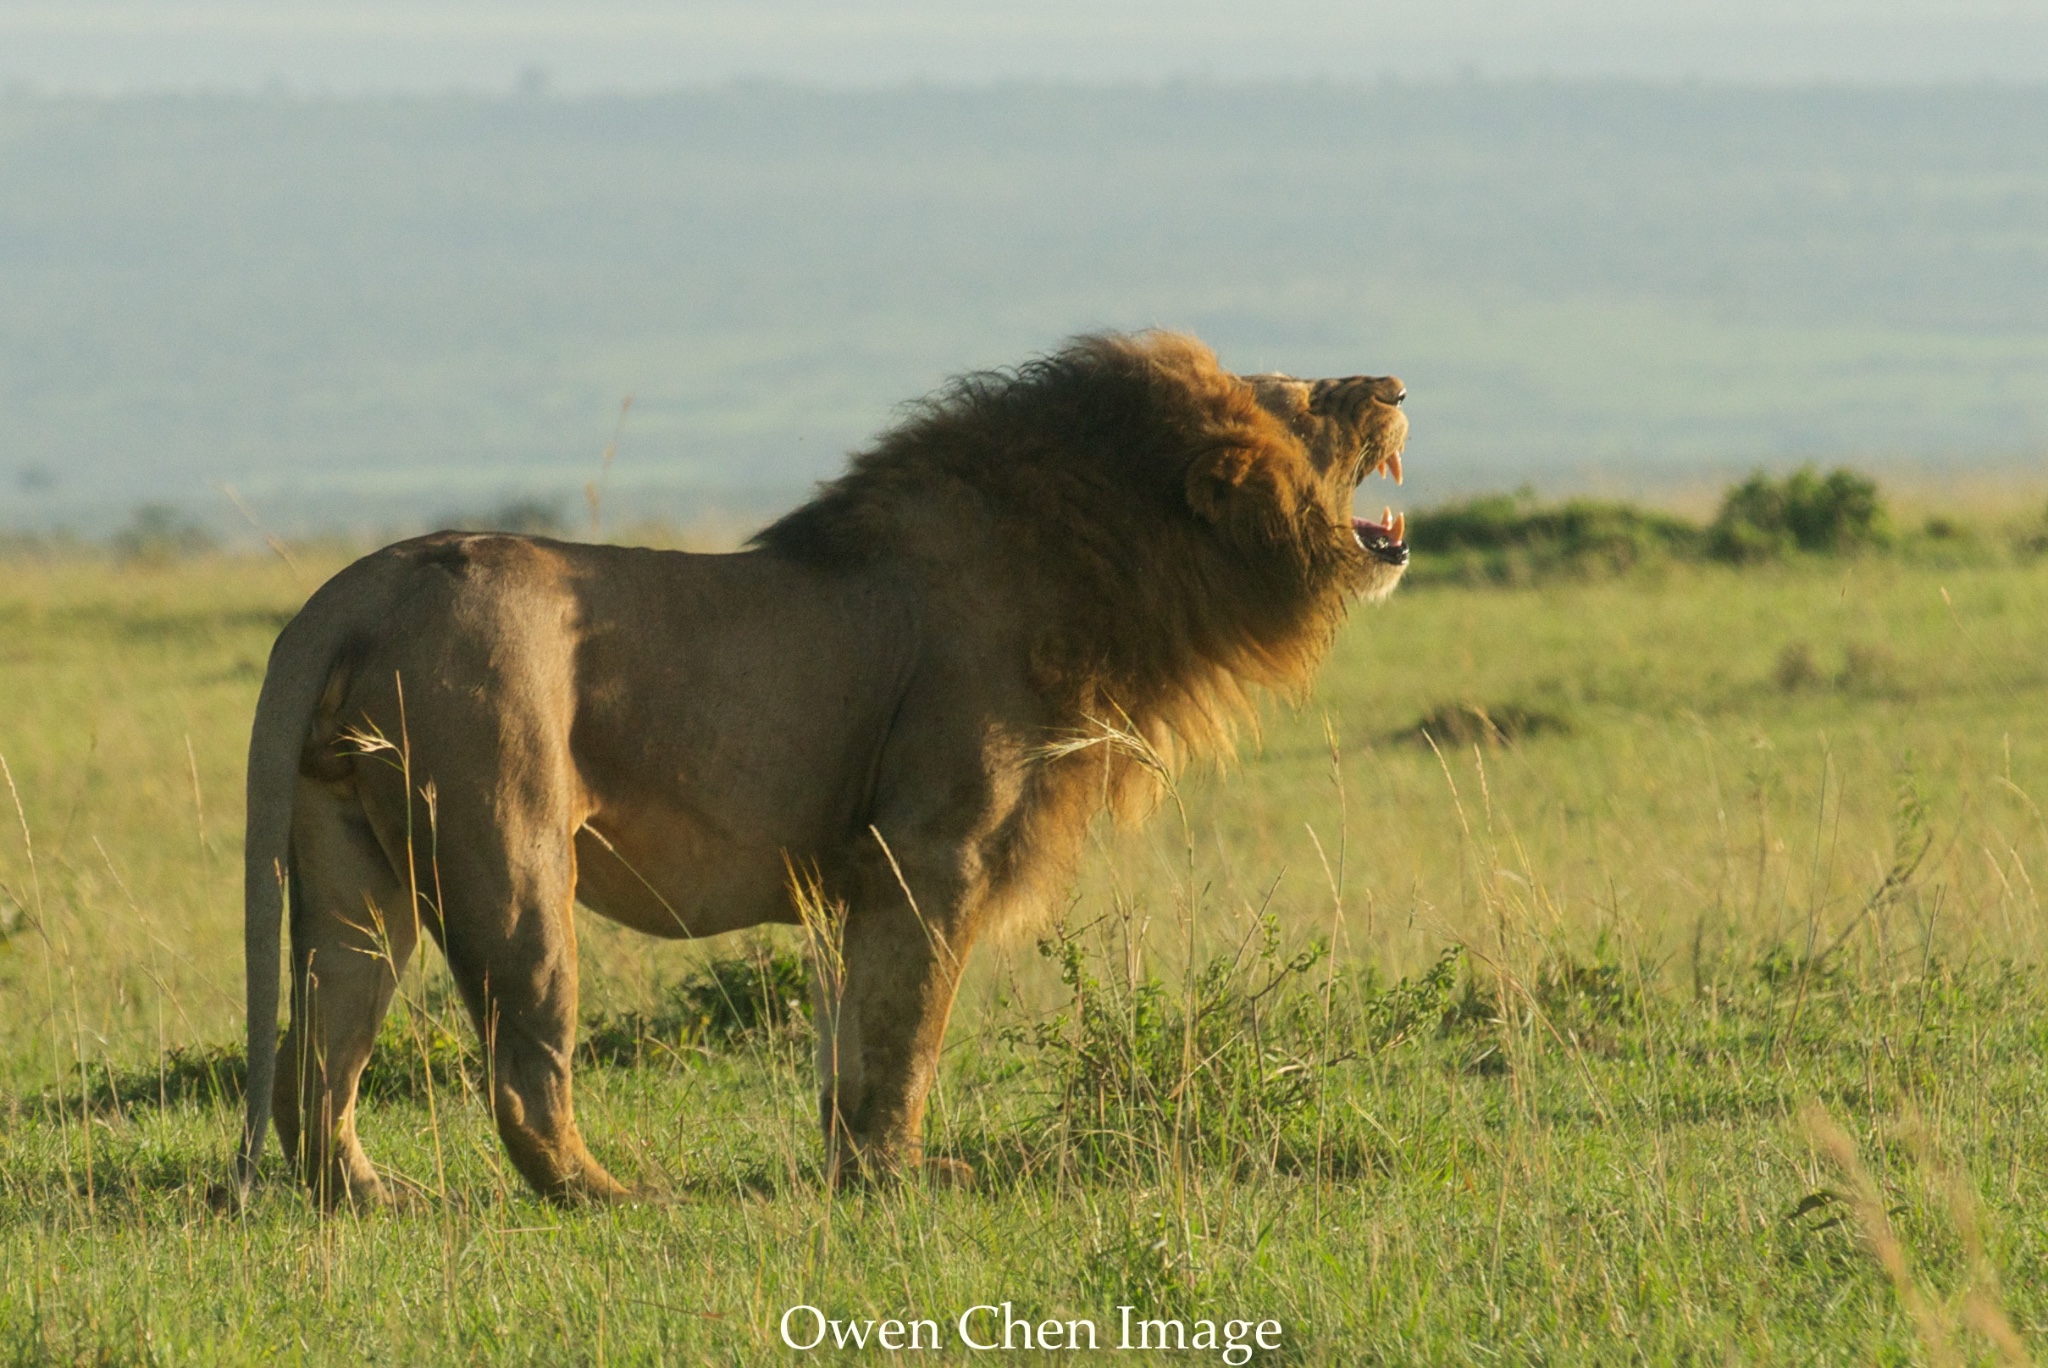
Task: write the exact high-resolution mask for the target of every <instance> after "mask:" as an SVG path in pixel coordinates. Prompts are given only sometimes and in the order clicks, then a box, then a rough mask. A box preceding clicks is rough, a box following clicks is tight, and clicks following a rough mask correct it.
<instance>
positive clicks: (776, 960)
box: [583, 941, 810, 1065]
mask: <svg viewBox="0 0 2048 1368" xmlns="http://www.w3.org/2000/svg"><path fill="white" fill-rule="evenodd" d="M809 1002H810V970H809V969H808V968H807V967H806V966H805V964H804V961H803V958H802V957H801V956H800V955H798V954H797V953H796V952H795V951H793V950H782V949H777V948H774V947H773V946H771V945H769V944H768V943H767V942H766V941H757V942H756V943H755V944H754V945H753V946H752V947H751V948H750V949H749V950H748V951H747V952H746V953H744V954H741V955H734V956H724V957H721V958H719V959H714V960H711V961H709V962H707V963H706V964H705V965H704V966H703V967H702V968H700V969H699V970H698V971H697V972H696V973H694V974H692V975H690V977H688V978H686V979H684V980H683V981H682V982H680V983H677V984H675V985H673V986H672V987H671V988H670V989H669V990H668V992H667V994H666V1000H665V1001H664V1002H663V1003H662V1005H661V1006H659V1007H657V1008H656V1009H655V1010H654V1011H652V1012H622V1013H619V1014H617V1015H614V1016H606V1017H599V1018H595V1019H593V1020H592V1021H590V1022H588V1023H587V1024H586V1025H585V1027H584V1036H583V1053H584V1055H585V1057H587V1058H588V1059H590V1060H591V1061H592V1062H593V1063H600V1064H624V1065H630V1064H637V1063H639V1062H640V1060H641V1058H642V1056H644V1055H645V1054H646V1053H647V1052H648V1050H649V1048H650V1047H653V1048H655V1049H660V1050H667V1051H669V1052H671V1053H672V1052H674V1051H675V1050H677V1049H679V1048H695V1049H704V1050H724V1049H731V1048H733V1047H735V1046H738V1045H741V1044H744V1043H748V1042H753V1041H759V1040H763V1039H770V1038H775V1037H780V1036H787V1035H800V1034H803V1033H804V1032H806V1031H808V1030H809V1028H810V1014H809Z"/></svg>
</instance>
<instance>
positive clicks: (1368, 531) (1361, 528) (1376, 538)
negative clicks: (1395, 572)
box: [1351, 508, 1408, 565]
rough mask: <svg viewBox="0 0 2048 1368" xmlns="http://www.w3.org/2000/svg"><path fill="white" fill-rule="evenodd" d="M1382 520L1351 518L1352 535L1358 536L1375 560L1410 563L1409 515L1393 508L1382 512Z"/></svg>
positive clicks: (1360, 542)
mask: <svg viewBox="0 0 2048 1368" xmlns="http://www.w3.org/2000/svg"><path fill="white" fill-rule="evenodd" d="M1380 516H1381V518H1382V519H1383V521H1381V522H1367V521H1366V520H1365V519H1364V518H1353V519H1352V520H1351V535H1352V536H1354V537H1356V538H1358V544H1359V545H1360V546H1361V547H1363V548H1365V553H1366V554H1367V555H1369V556H1371V557H1373V558H1374V559H1375V560H1381V561H1385V562H1386V563H1387V564H1388V565H1406V564H1407V563H1408V515H1407V514H1406V513H1396V512H1394V511H1393V510H1392V509H1391V508H1390V509H1388V510H1386V511H1385V512H1384V513H1382V514H1381V515H1380Z"/></svg>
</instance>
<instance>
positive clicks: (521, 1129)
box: [437, 780, 628, 1203]
mask: <svg viewBox="0 0 2048 1368" xmlns="http://www.w3.org/2000/svg"><path fill="white" fill-rule="evenodd" d="M488 787H489V786H481V785H466V786H465V787H464V788H463V789H461V790H459V791H458V790H455V789H453V788H452V787H449V788H444V789H443V790H442V792H441V796H440V820H441V826H442V830H443V831H451V830H454V831H461V832H463V833H464V838H463V839H462V840H461V841H460V842H459V843H457V842H448V841H444V842H443V844H442V848H441V849H440V851H439V855H438V870H437V877H438V879H439V881H440V882H439V887H440V889H441V890H442V892H443V894H444V896H445V898H446V904H445V907H444V909H443V910H444V917H443V920H442V922H441V926H440V940H441V948H442V950H443V951H444V952H445V953H446V955H447V958H448V968H449V970H450V972H451V973H453V975H454V977H455V982H456V986H457V987H458V988H460V989H461V990H462V996H463V1000H464V1002H465V1003H466V1004H467V1006H468V1007H469V1011H470V1015H471V1017H472V1019H473V1020H474V1021H475V1022H476V1027H477V1034H478V1035H479V1036H480V1037H481V1038H482V1040H483V1046H484V1068H485V1072H486V1074H487V1075H488V1081H489V1087H490V1094H491V1110H492V1113H493V1116H494V1117H495V1119H496V1121H497V1125H498V1135H499V1138H500V1139H501V1140H503V1141H504V1144H505V1149H506V1151H507V1153H509V1154H510V1156H511V1158H512V1162H513V1165H514V1166H515V1167H516V1168H518V1170H519V1172H520V1174H521V1175H522V1176H523V1177H524V1178H525V1179H526V1181H527V1182H528V1183H529V1184H531V1185H532V1187H533V1189H534V1190H535V1191H536V1192H538V1193H540V1194H541V1195H542V1196H543V1197H546V1198H548V1199H550V1200H552V1201H556V1202H564V1203H575V1202H584V1201H610V1200H616V1199H619V1198H622V1197H625V1196H627V1195H628V1194H627V1190H626V1188H624V1187H623V1186H621V1185H620V1184H619V1183H618V1182H617V1181H616V1180H615V1179H613V1177H612V1176H611V1174H609V1173H607V1172H606V1171H605V1168H604V1165H602V1164H600V1163H599V1162H598V1161H597V1159H596V1158H595V1157H594V1156H593V1155H592V1154H591V1153H590V1150H589V1149H588V1148H587V1147H586V1146H585V1145H584V1143H583V1135H582V1132H581V1131H580V1130H579V1129H578V1127H577V1125H576V1107H575V1102H574V1098H573V1095H572V1092H571V1079H570V1072H571V1062H572V1059H573V1056H574V1053H575V1045H576V1001H577V984H576V924H575V920H574V912H573V906H574V903H573V900H574V897H575V887H576V859H575V852H574V846H573V842H572V837H571V829H570V823H569V818H568V816H567V803H566V797H565V795H559V794H555V793H552V792H550V791H546V789H547V786H545V785H535V786H532V788H531V789H529V790H527V791H525V792H522V791H521V788H520V786H519V785H517V784H514V783H512V782H510V781H509V780H508V781H506V782H504V783H502V784H500V785H497V786H496V791H497V792H498V794H499V797H500V801H499V802H497V803H496V804H494V805H493V804H488V803H487V802H486V801H484V792H483V790H485V789H487V788H488ZM506 794H514V795H518V797H519V799H520V800H521V801H512V800H508V799H506V798H505V795H506Z"/></svg>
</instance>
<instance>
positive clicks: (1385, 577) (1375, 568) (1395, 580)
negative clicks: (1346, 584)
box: [1358, 561, 1408, 603]
mask: <svg viewBox="0 0 2048 1368" xmlns="http://www.w3.org/2000/svg"><path fill="white" fill-rule="evenodd" d="M1406 573H1408V567H1407V565H1406V564H1402V565H1384V564H1381V563H1379V562H1377V561H1375V562H1373V563H1372V564H1370V565H1368V566H1366V568H1365V573H1364V574H1362V575H1360V576H1359V588H1358V597H1359V599H1360V601H1362V602H1365V603H1379V602H1381V601H1382V600H1384V599H1385V598H1386V597H1387V595H1389V594H1391V593H1393V592H1394V586H1395V585H1397V584H1399V583H1400V582H1401V576H1403V575H1405V574H1406Z"/></svg>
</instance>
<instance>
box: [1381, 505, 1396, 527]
mask: <svg viewBox="0 0 2048 1368" xmlns="http://www.w3.org/2000/svg"><path fill="white" fill-rule="evenodd" d="M1380 526H1381V527H1384V528H1387V529H1388V530H1389V531H1391V530H1392V529H1393V526H1394V510H1393V509H1391V508H1385V507H1382V508H1381V509H1380Z"/></svg>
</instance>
